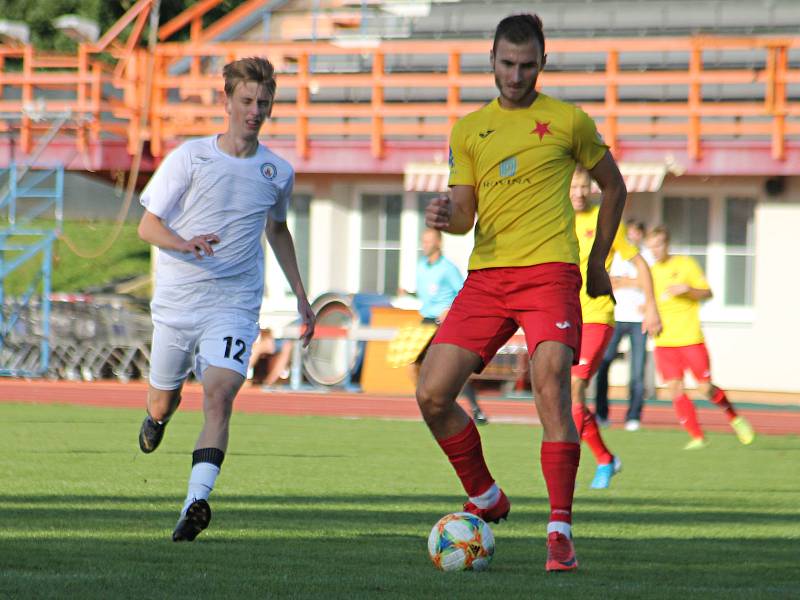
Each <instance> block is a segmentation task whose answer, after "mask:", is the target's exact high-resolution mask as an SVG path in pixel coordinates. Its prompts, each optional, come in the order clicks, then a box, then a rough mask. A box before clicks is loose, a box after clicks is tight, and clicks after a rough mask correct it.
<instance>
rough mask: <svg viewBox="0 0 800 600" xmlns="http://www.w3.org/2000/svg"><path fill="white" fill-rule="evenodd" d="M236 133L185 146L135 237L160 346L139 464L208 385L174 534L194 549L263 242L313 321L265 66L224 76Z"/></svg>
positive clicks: (151, 196) (147, 196)
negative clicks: (271, 135)
mask: <svg viewBox="0 0 800 600" xmlns="http://www.w3.org/2000/svg"><path fill="white" fill-rule="evenodd" d="M223 77H224V79H225V111H226V113H227V114H228V117H229V119H228V129H227V131H226V132H225V133H223V134H221V135H219V136H212V137H206V138H200V139H195V140H191V141H188V142H185V143H183V144H182V145H181V146H179V147H178V148H176V149H175V150H174V151H173V152H172V153H171V154H170V155H169V156H167V157H166V159H165V160H164V162H163V163H162V164H161V165H160V166H159V168H158V169H157V171H156V172H155V174H154V175H153V177H152V179H151V180H150V182H149V183H148V184H147V186H146V188H145V189H144V191H143V192H142V195H141V200H140V201H141V203H142V205H143V206H144V208H145V209H146V210H145V213H144V216H143V217H142V219H141V222H140V223H139V236H140V237H141V238H142V239H143V240H144V241H146V242H149V243H150V244H153V245H154V246H157V247H158V248H159V250H160V251H159V253H158V259H157V263H156V282H155V293H154V295H153V300H152V302H151V305H150V307H151V313H152V319H153V342H152V352H151V357H150V387H149V392H148V397H147V416H146V417H145V419H144V422H143V423H142V426H141V429H140V432H139V446H140V448H141V450H142V452H145V453H150V452H153V451H154V450H155V449H156V448H157V447H158V445H159V444H160V442H161V439H162V438H163V435H164V429H165V427H166V425H167V422H168V421H169V418H170V417H171V416H172V414H173V413H174V412H175V410H176V409H177V408H178V404H179V403H180V399H181V388H182V387H183V383H184V381H185V380H186V378H187V377H188V376H189V373H190V371H192V370H193V371H194V373H195V376H196V377H197V379H198V380H200V381H202V384H203V411H204V417H205V423H204V425H203V429H202V431H201V432H200V436H199V437H198V440H197V444H196V445H195V450H194V452H193V454H192V470H191V475H190V477H189V489H188V493H187V496H186V500H185V502H184V505H183V508H182V510H181V513H180V518H179V520H178V524H177V525H176V527H175V530H174V531H173V533H172V539H173V540H174V541H176V542H177V541H192V540H194V539H195V538H196V537H197V535H198V534H199V533H200V532H201V531H203V530H204V529H205V528H206V527H208V524H209V522H210V520H211V508H210V507H209V505H208V497H209V494H210V492H211V490H212V489H213V487H214V483H215V481H216V478H217V475H218V474H219V472H220V468H221V466H222V461H223V459H224V457H225V450H226V449H227V446H228V430H229V422H230V416H231V412H232V409H233V401H234V398H235V397H236V394H237V393H238V391H239V388H240V387H241V386H242V383H243V382H244V380H245V375H246V373H247V364H248V359H249V356H250V351H251V349H252V345H253V342H254V341H255V339H256V337H257V336H258V331H259V327H258V315H259V310H260V307H261V299H262V297H263V293H264V250H263V247H262V244H261V235H262V232H266V238H267V241H268V243H269V245H270V247H271V248H272V251H273V252H274V253H275V257H276V258H277V260H278V263H279V264H280V266H281V269H283V272H284V275H285V276H286V279H287V280H288V281H289V284H290V285H291V288H292V291H293V292H294V294H295V296H296V297H297V309H298V312H299V313H300V317H301V319H302V321H303V325H304V326H305V330H304V333H303V338H302V341H303V343H304V344H308V342H309V341H310V339H311V337H312V336H313V333H314V312H313V311H312V309H311V305H310V304H309V302H308V297H307V296H306V292H305V289H304V287H303V282H302V281H301V279H300V273H299V271H298V268H297V258H296V256H295V250H294V243H293V241H292V236H291V234H290V233H289V230H288V228H287V226H286V215H287V210H288V205H289V199H290V197H291V194H292V188H293V186H294V169H293V168H292V167H291V165H290V164H289V163H288V162H286V161H285V160H283V159H282V158H281V157H279V156H278V155H276V154H275V153H273V152H272V151H271V150H269V149H268V148H267V147H266V146H264V145H262V144H261V143H259V141H258V134H259V131H260V130H261V126H262V125H263V123H264V121H265V120H266V119H267V118H268V117H269V116H270V114H271V112H272V104H273V100H274V97H275V87H276V83H275V74H274V68H273V66H272V64H271V63H270V62H269V61H268V60H266V59H263V58H257V57H256V58H244V59H240V60H237V61H234V62H231V63H229V64H227V65H225V68H224V69H223Z"/></svg>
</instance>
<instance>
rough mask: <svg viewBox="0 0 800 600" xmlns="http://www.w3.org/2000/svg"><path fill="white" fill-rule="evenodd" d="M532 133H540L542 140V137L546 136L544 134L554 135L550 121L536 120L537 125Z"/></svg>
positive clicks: (540, 139)
mask: <svg viewBox="0 0 800 600" xmlns="http://www.w3.org/2000/svg"><path fill="white" fill-rule="evenodd" d="M531 133H536V134H538V135H539V141H540V142H541V141H542V138H544V136H545V135H547V134H548V133H549V134H550V135H553V132H552V131H550V121H546V122H542V121H536V127H534V128H533V130H531Z"/></svg>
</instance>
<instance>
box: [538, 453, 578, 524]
mask: <svg viewBox="0 0 800 600" xmlns="http://www.w3.org/2000/svg"><path fill="white" fill-rule="evenodd" d="M580 460H581V445H580V444H573V443H571V442H542V473H543V474H544V480H545V483H546V484H547V494H548V495H549V496H550V520H551V521H563V522H565V523H572V495H573V493H574V492H575V475H576V474H577V473H578V463H579V462H580Z"/></svg>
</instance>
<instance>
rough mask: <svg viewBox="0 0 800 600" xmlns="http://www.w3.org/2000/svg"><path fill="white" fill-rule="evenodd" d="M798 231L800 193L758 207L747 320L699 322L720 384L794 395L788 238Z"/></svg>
mask: <svg viewBox="0 0 800 600" xmlns="http://www.w3.org/2000/svg"><path fill="white" fill-rule="evenodd" d="M798 231H800V197H797V202H796V203H791V204H788V203H776V202H766V203H764V204H761V205H760V206H759V207H758V209H757V211H756V236H757V238H756V239H757V251H756V265H755V277H756V282H755V306H754V309H753V315H754V316H753V321H752V322H751V323H706V324H705V330H706V336H707V338H708V346H709V350H710V352H711V357H712V369H713V372H714V378H715V381H717V382H718V383H719V385H721V386H723V387H729V388H735V389H752V390H774V391H783V392H797V393H799V394H800V378H798V377H797V352H796V350H797V340H798V339H800V310H798V307H800V300H799V299H800V269H799V268H798V267H797V263H796V261H795V259H794V256H793V254H794V251H793V243H792V242H793V240H795V239H796V236H797V232H798ZM798 399H799V400H800V397H799V398H798Z"/></svg>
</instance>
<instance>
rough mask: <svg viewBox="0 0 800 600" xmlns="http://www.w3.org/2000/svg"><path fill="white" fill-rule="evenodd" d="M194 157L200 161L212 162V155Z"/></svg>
mask: <svg viewBox="0 0 800 600" xmlns="http://www.w3.org/2000/svg"><path fill="white" fill-rule="evenodd" d="M194 158H195V160H199V161H200V162H204V163H207V162H211V157H209V156H195V157H194Z"/></svg>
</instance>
